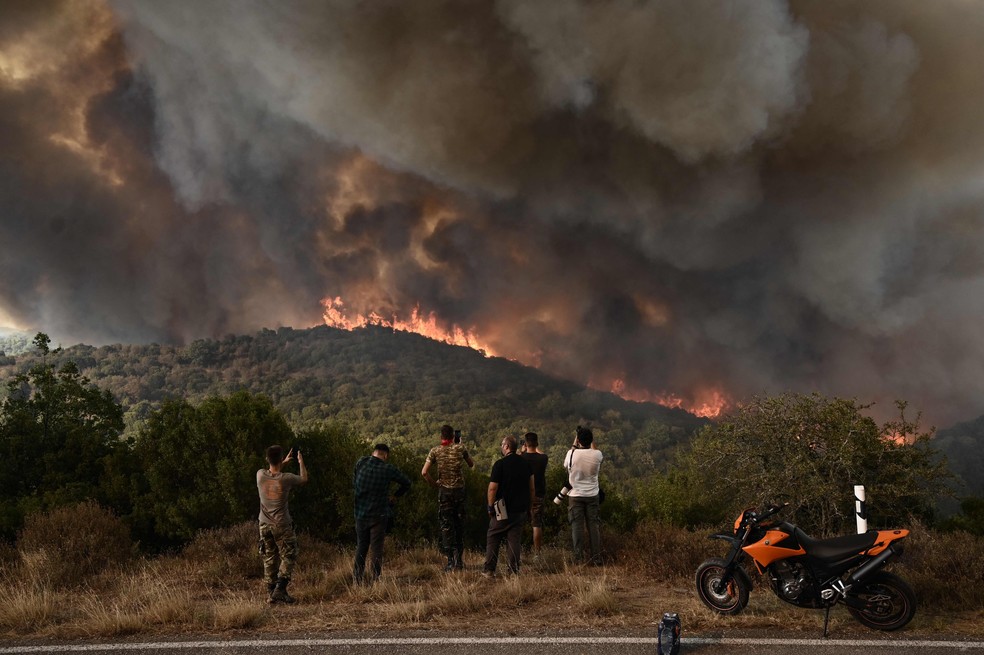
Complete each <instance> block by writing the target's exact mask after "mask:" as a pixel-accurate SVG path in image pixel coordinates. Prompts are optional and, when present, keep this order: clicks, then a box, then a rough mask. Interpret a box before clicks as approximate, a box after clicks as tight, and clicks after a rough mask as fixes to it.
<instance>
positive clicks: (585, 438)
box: [577, 428, 594, 448]
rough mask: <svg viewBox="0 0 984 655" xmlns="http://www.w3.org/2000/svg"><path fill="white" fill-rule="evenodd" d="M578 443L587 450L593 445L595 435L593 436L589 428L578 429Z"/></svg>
mask: <svg viewBox="0 0 984 655" xmlns="http://www.w3.org/2000/svg"><path fill="white" fill-rule="evenodd" d="M577 441H578V443H580V444H581V445H582V446H584V447H585V448H587V447H588V446H590V445H591V442H592V441H594V435H593V434H591V430H589V429H588V428H578V429H577Z"/></svg>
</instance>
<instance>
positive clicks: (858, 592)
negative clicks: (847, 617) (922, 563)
mask: <svg viewBox="0 0 984 655" xmlns="http://www.w3.org/2000/svg"><path fill="white" fill-rule="evenodd" d="M849 595H850V596H852V597H853V598H855V599H856V600H860V601H862V602H864V603H865V604H866V607H865V608H864V609H860V608H856V607H851V606H850V605H848V607H847V611H848V612H850V613H851V616H853V617H854V618H855V619H857V620H858V621H859V622H860V623H861V624H862V625H865V626H867V627H869V628H873V629H875V630H885V631H887V632H890V631H892V630H898V629H899V628H901V627H902V626H904V625H905V624H907V623H908V622H909V621H911V620H912V617H913V616H914V615H915V614H916V595H915V594H914V593H912V589H911V588H910V587H909V585H908V583H906V581H905V580H903V579H902V578H900V577H899V576H897V575H894V574H892V573H889V572H888V571H879V572H878V573H875V574H874V575H872V576H871V577H870V578H868V579H867V580H865V581H864V583H863V586H862V585H858V586H857V587H856V588H854V589H851V591H850V592H849Z"/></svg>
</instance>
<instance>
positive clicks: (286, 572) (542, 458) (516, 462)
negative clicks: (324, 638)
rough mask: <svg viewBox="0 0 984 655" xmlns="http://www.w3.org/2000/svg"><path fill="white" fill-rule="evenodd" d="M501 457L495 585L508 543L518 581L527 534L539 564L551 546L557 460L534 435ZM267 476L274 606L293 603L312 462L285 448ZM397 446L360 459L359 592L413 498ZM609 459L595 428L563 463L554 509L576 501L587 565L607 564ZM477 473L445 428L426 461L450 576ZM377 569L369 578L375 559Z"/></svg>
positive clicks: (573, 512) (265, 509)
mask: <svg viewBox="0 0 984 655" xmlns="http://www.w3.org/2000/svg"><path fill="white" fill-rule="evenodd" d="M499 450H500V453H501V455H502V457H501V458H500V459H498V460H496V461H495V463H494V464H493V465H492V470H491V472H490V474H489V485H488V489H487V497H486V501H487V502H486V512H487V513H488V516H489V527H488V531H487V533H486V549H485V563H484V566H483V570H482V575H483V576H486V577H494V576H495V574H496V566H497V563H498V559H499V551H500V549H501V547H502V544H503V542H505V544H506V562H507V565H508V568H509V571H510V572H511V573H513V574H518V573H519V569H520V557H521V552H522V535H523V529H524V527H525V526H526V525H527V524H530V525H531V526H532V529H533V544H532V546H533V555H534V558H535V557H538V556H539V553H540V549H541V548H542V544H543V512H544V504H545V498H546V470H547V461H548V457H547V455H546V454H545V453H543V452H541V451H540V450H539V437H538V435H537V434H536V433H534V432H528V433H526V434H525V435H524V437H523V440H522V441H520V440H518V439H517V438H516V437H514V436H512V435H508V436H506V437H504V438H503V439H502V441H501V442H500V444H499ZM266 458H267V464H268V468H266V469H260V470H259V471H257V472H256V486H257V490H258V492H259V497H260V516H259V522H260V527H259V529H260V553H261V554H262V556H263V573H264V580H265V582H266V584H267V589H268V600H267V602H270V603H276V602H284V603H293V602H294V599H293V598H292V597H291V596H290V594H289V593H287V585H288V584H289V583H290V578H291V573H292V571H293V568H294V562H295V561H296V558H297V539H296V537H295V535H294V530H293V522H292V520H291V517H290V511H289V509H288V496H289V494H290V491H291V489H293V488H294V487H296V486H298V485H302V484H304V483H306V482H307V480H308V473H307V469H306V468H305V466H304V458H303V456H302V455H301V453H300V451H297V452H296V453H295V451H294V450H293V449H292V450H291V451H290V452H288V453H287V455H286V456H284V453H283V449H282V448H281V447H280V446H271V447H270V448H268V449H267V451H266ZM295 458H296V460H297V463H298V466H299V469H300V472H299V474H297V475H295V474H293V473H287V472H284V471H283V467H284V466H285V465H286V464H288V463H289V462H291V461H293V460H294V459H295ZM388 459H389V447H388V446H387V445H386V444H384V443H377V444H376V445H375V446H373V450H372V454H371V455H365V456H363V457H360V458H359V460H358V461H357V462H356V464H355V471H354V473H353V480H352V482H353V486H354V491H355V533H356V549H355V561H354V563H353V567H352V575H353V579H354V581H355V583H356V584H366V583H371V582H374V581H375V580H377V579H378V578H379V575H380V572H381V571H382V565H383V541H384V539H385V536H386V533H387V531H388V528H389V526H390V523H391V521H392V519H393V505H394V503H395V502H396V499H397V498H398V497H400V496H402V495H404V494H406V493H407V492H408V491H409V490H410V484H411V483H410V479H409V478H408V477H407V476H406V475H405V474H404V473H403V472H402V471H400V469H398V468H397V467H395V466H393V465H392V464H390V463H389V462H388V461H387V460H388ZM602 459H603V456H602V453H601V451H600V450H598V449H597V447H596V446H595V443H594V438H593V435H592V433H591V430H588V429H585V428H581V427H580V426H578V428H577V431H576V432H575V438H574V443H573V444H572V447H571V449H570V450H569V451H568V453H567V454H566V455H565V457H564V468H565V469H566V470H567V472H568V477H567V483H566V484H565V485H564V488H563V489H562V490H561V492H560V493H559V494H557V498H556V499H555V502H557V503H558V504H559V503H560V502H562V500H563V498H564V497H566V499H567V506H568V509H567V515H568V521H569V523H570V525H571V537H572V541H573V547H574V559H575V561H578V562H581V561H585V560H584V552H585V549H586V544H585V533H587V536H588V543H587V548H588V550H589V552H590V556H589V558H588V559H587V560H586V561H587V563H588V564H591V565H598V564H601V536H600V518H599V505H600V501H601V497H602V494H601V489H600V487H599V484H598V472H599V470H600V468H601V462H602ZM465 465H467V466H468V467H469V468H473V467H474V466H475V462H474V460H473V459H472V457H471V455H470V454H469V453H468V450H467V449H466V448H465V446H464V445H463V444H462V443H461V433H460V431H457V430H454V429H453V428H452V427H451V426H449V425H445V426H442V428H441V443H440V445H438V446H434V447H433V448H432V449H431V450H430V452H428V454H427V458H426V460H425V461H424V466H423V468H422V469H421V471H420V474H421V476H423V478H424V480H426V481H427V483H428V484H430V485H431V486H433V487H436V488H437V489H438V497H437V501H438V522H439V524H440V531H441V535H440V545H441V552H442V553H443V554H444V555H445V556H446V558H447V562H446V564H445V565H444V570H445V571H446V572H452V571H459V570H462V569H463V568H464V559H463V557H464V523H465V513H466V509H467V499H466V495H465V477H464V466H465ZM367 557H368V560H369V571H368V572H367V571H366V563H367V562H366V560H367Z"/></svg>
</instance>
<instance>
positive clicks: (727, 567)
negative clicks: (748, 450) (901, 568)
mask: <svg viewBox="0 0 984 655" xmlns="http://www.w3.org/2000/svg"><path fill="white" fill-rule="evenodd" d="M787 504H788V503H787ZM785 506H786V505H783V506H782V507H779V506H776V505H770V506H769V507H767V508H765V509H764V510H762V511H760V512H756V511H754V510H751V509H747V510H745V511H744V512H742V513H741V515H740V516H739V517H738V518H737V520H735V530H734V534H715V535H711V536H710V538H711V539H722V540H724V541H727V542H728V543H730V544H731V549H730V550H729V552H728V555H727V557H725V558H724V559H719V558H714V559H709V560H707V561H706V562H704V563H703V564H701V565H700V566H699V567H698V568H697V576H696V582H697V595H698V596H700V599H701V601H702V602H703V603H704V604H705V605H707V606H708V607H709V608H711V609H712V610H714V611H715V612H720V613H721V614H738V613H739V612H741V611H742V610H743V609H744V608H745V606H746V605H747V604H748V594H749V592H750V591H751V588H752V581H751V579H750V577H749V575H748V573H746V571H745V568H744V567H743V563H744V561H745V560H746V558H748V559H750V560H751V561H752V563H754V564H755V568H756V569H757V570H758V573H759V575H761V576H763V577H765V578H766V579H767V580H768V582H769V586H770V588H771V589H772V591H773V593H775V595H776V596H778V597H779V598H780V599H781V600H784V601H785V602H787V603H791V604H793V605H796V606H798V607H807V608H814V609H824V610H826V615H825V617H824V625H823V634H824V636H825V637H826V636H827V625H828V621H829V618H830V608H831V607H832V606H833V605H836V604H838V603H843V604H844V605H845V606H847V611H848V612H850V613H851V615H852V616H853V617H854V618H855V619H857V620H858V621H860V622H861V623H862V624H864V625H865V626H867V627H869V628H874V629H876V630H898V629H899V628H901V627H902V626H904V625H905V624H907V623H908V622H909V621H911V620H912V617H913V615H914V614H915V613H916V597H915V595H914V594H913V593H912V589H911V588H910V587H909V585H908V584H906V582H905V580H903V579H902V578H900V577H898V576H897V575H894V574H892V573H889V572H888V571H885V570H883V569H884V567H885V565H886V564H887V563H888V562H890V561H892V560H894V559H896V558H897V557H899V555H901V554H902V547H903V540H904V539H905V538H906V537H907V536H908V535H909V531H908V530H869V531H868V532H865V533H864V534H852V535H846V536H843V537H834V538H833V539H814V538H813V537H811V536H809V535H808V534H806V533H805V532H803V531H802V530H801V529H799V528H798V527H796V526H795V525H793V524H791V523H786V522H781V523H777V522H774V521H772V520H770V519H771V518H772V517H773V515H775V514H776V513H777V512H779V510H781V509H782V508H783V507H785Z"/></svg>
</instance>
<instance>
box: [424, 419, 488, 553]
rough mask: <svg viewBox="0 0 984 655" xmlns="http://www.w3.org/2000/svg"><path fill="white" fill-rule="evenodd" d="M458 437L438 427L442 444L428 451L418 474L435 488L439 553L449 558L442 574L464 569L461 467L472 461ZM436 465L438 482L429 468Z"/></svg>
mask: <svg viewBox="0 0 984 655" xmlns="http://www.w3.org/2000/svg"><path fill="white" fill-rule="evenodd" d="M456 432H457V434H455V433H456ZM460 435H461V432H460V431H456V430H454V428H452V427H451V426H450V425H443V426H441V445H440V446H434V447H433V448H431V450H430V452H429V453H427V460H426V461H425V462H424V468H423V469H421V471H420V474H421V475H422V476H423V477H424V479H425V480H427V484H429V485H431V486H432V487H437V489H438V494H437V502H438V509H437V518H438V523H439V524H440V526H441V552H442V553H444V554H445V555H446V556H447V558H448V562H447V564H446V565H445V567H444V571H445V572H450V571H460V570H461V569H463V568H464V567H465V563H464V550H465V476H464V469H463V466H462V464H463V463H464V464H468V468H474V466H475V462H474V461H473V460H472V458H471V455H469V454H468V450H467V449H466V448H465V447H464V446H463V445H462V444H461V436H460ZM456 437H457V438H456ZM435 464H436V465H437V479H434V478H433V477H432V476H431V466H433V465H435Z"/></svg>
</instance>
